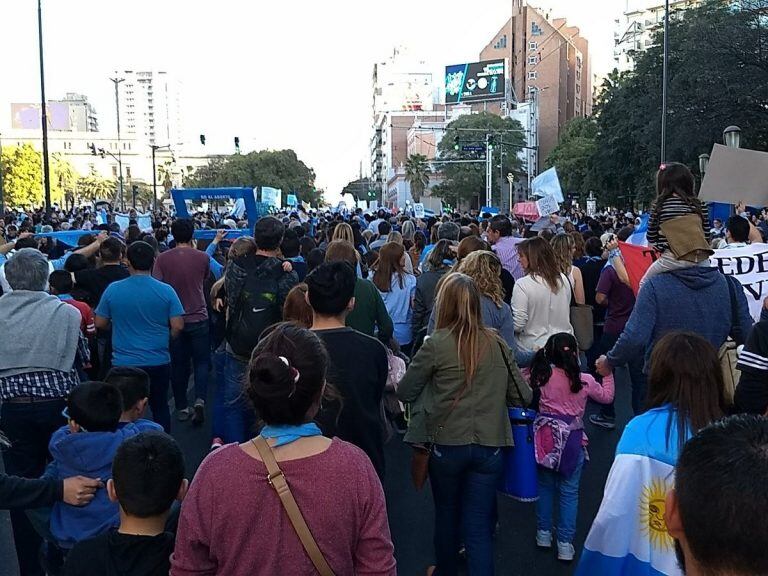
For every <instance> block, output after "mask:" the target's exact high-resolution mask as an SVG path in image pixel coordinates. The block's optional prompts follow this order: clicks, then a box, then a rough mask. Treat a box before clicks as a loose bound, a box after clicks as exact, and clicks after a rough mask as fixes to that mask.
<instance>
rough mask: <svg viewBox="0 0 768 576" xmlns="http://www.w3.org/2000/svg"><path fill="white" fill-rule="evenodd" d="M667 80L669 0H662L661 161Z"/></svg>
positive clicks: (664, 156)
mask: <svg viewBox="0 0 768 576" xmlns="http://www.w3.org/2000/svg"><path fill="white" fill-rule="evenodd" d="M668 81H669V0H665V2H664V66H663V72H662V80H661V82H662V84H661V163H662V164H664V162H666V161H667V83H668Z"/></svg>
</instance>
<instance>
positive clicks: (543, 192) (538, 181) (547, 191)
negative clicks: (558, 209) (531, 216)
mask: <svg viewBox="0 0 768 576" xmlns="http://www.w3.org/2000/svg"><path fill="white" fill-rule="evenodd" d="M531 191H532V193H533V195H534V196H537V197H542V198H544V197H546V196H554V197H555V200H557V201H558V202H564V201H565V198H563V189H562V188H561V187H560V179H559V178H558V177H557V169H556V168H555V167H554V166H553V167H552V168H550V169H549V170H545V171H544V172H542V173H541V174H539V175H538V176H536V178H534V179H533V181H532V182H531Z"/></svg>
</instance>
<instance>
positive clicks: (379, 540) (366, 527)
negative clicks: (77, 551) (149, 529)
mask: <svg viewBox="0 0 768 576" xmlns="http://www.w3.org/2000/svg"><path fill="white" fill-rule="evenodd" d="M327 367H328V356H327V353H326V351H325V348H324V347H323V344H322V342H321V341H320V339H319V338H318V337H317V336H316V335H315V334H314V333H313V332H311V331H310V330H307V329H305V328H301V327H299V326H296V325H292V324H280V325H277V327H275V328H274V329H273V330H272V332H271V333H270V334H269V335H268V336H266V337H265V338H264V339H263V340H262V341H261V342H259V344H258V346H257V347H256V349H255V350H254V351H253V355H252V357H251V360H250V363H249V366H248V371H247V373H246V382H245V384H244V393H245V395H246V396H247V397H248V398H249V399H250V400H251V402H252V403H253V405H254V408H255V410H256V412H257V413H258V414H259V416H260V417H261V419H262V420H263V421H264V422H265V423H266V425H265V426H264V428H263V429H262V430H261V433H260V434H259V435H258V436H256V437H255V438H253V439H252V440H250V441H248V442H244V443H242V444H228V445H226V446H224V447H222V448H219V449H218V450H216V451H215V452H213V453H211V454H210V455H209V456H208V457H207V458H206V459H205V460H204V461H203V463H202V464H201V465H200V468H199V469H198V471H197V474H196V475H195V479H194V481H193V482H192V485H191V486H190V489H189V493H188V495H187V498H186V499H185V501H184V504H183V506H182V510H181V517H180V520H179V528H178V533H177V536H176V548H175V550H174V554H173V558H172V560H171V574H172V576H187V575H193V574H194V575H195V576H199V575H203V574H210V575H214V574H216V575H226V576H272V575H274V574H291V575H292V576H294V575H295V576H305V575H306V576H310V575H314V574H320V575H321V576H333V575H338V576H341V575H346V574H377V575H382V576H394V575H395V574H396V569H395V559H394V547H393V545H392V539H391V537H390V532H389V525H388V522H387V512H386V506H385V502H384V492H383V490H382V488H381V483H380V482H379V479H378V476H377V475H376V472H375V470H374V469H373V465H372V464H371V462H370V460H369V459H368V457H367V456H366V455H365V453H364V452H363V451H362V450H360V449H359V448H357V447H356V446H353V445H352V444H349V443H347V442H344V441H342V440H339V439H338V438H333V439H329V438H325V437H323V436H322V433H321V432H320V429H319V428H318V427H317V425H316V424H315V423H314V422H313V421H312V420H313V419H314V417H315V416H316V414H317V411H318V408H319V406H320V398H321V396H322V394H323V389H324V387H325V375H326V370H327Z"/></svg>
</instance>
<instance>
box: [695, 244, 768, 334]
mask: <svg viewBox="0 0 768 576" xmlns="http://www.w3.org/2000/svg"><path fill="white" fill-rule="evenodd" d="M709 260H710V262H711V263H712V265H713V266H717V267H718V268H720V271H721V272H722V273H723V274H727V275H729V276H733V277H734V278H736V280H738V281H739V282H740V283H741V285H742V287H743V288H744V295H745V296H746V297H747V302H748V303H749V313H750V314H751V315H752V318H753V319H754V320H755V322H757V321H758V320H760V311H761V309H762V307H763V300H764V299H765V297H766V296H768V244H750V245H748V246H744V247H743V248H730V249H727V248H726V249H723V250H715V254H714V255H713V256H712V257H711V258H710V259H709Z"/></svg>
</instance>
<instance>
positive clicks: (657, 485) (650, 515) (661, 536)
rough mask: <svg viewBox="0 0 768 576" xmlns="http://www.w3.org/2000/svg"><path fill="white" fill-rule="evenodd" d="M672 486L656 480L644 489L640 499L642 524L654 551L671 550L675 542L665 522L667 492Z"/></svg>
mask: <svg viewBox="0 0 768 576" xmlns="http://www.w3.org/2000/svg"><path fill="white" fill-rule="evenodd" d="M669 489H670V486H668V485H667V481H666V480H664V479H663V478H655V479H654V480H653V481H651V483H650V484H649V485H648V486H645V487H643V494H642V496H641V498H640V523H641V527H642V531H643V534H645V535H646V536H648V539H649V540H650V542H651V546H652V547H653V548H654V550H671V549H672V547H673V546H674V540H673V539H672V537H671V536H670V535H669V531H668V530H667V523H666V521H665V520H664V512H665V510H666V498H667V492H668V491H669Z"/></svg>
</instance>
